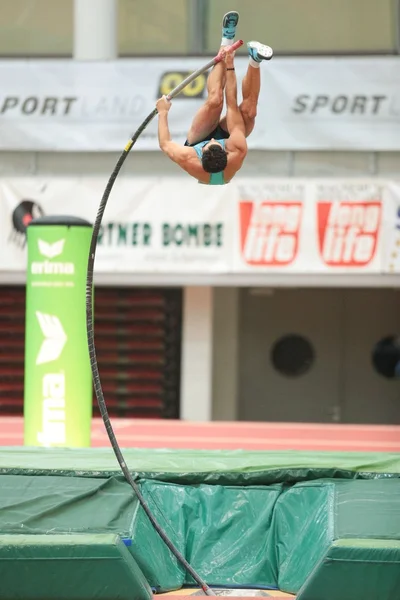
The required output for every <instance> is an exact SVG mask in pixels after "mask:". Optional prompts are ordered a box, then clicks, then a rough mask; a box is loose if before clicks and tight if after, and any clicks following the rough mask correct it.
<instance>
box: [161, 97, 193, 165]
mask: <svg viewBox="0 0 400 600" xmlns="http://www.w3.org/2000/svg"><path fill="white" fill-rule="evenodd" d="M156 108H157V112H158V143H159V146H160V148H161V150H162V151H163V152H164V154H166V155H167V156H168V157H169V158H170V159H171V160H172V161H174V162H175V163H177V164H178V165H179V166H180V167H182V169H184V170H185V171H188V172H189V173H190V174H192V173H191V171H192V163H193V162H194V161H193V158H194V157H193V150H192V149H191V148H187V147H185V146H181V145H180V144H177V143H176V142H173V141H172V139H171V134H170V131H169V127H168V112H169V109H170V108H171V102H170V101H169V100H167V99H166V98H165V96H163V97H162V98H160V99H159V100H157V103H156ZM196 166H197V165H196Z"/></svg>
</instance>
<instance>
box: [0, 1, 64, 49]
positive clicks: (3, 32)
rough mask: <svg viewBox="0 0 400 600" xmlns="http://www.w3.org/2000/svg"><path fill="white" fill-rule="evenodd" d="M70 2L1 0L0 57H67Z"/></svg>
mask: <svg viewBox="0 0 400 600" xmlns="http://www.w3.org/2000/svg"><path fill="white" fill-rule="evenodd" d="M72 48H73V0H1V8H0V55H2V56H21V57H23V56H71V54H72Z"/></svg>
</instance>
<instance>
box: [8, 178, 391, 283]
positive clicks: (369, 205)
mask: <svg viewBox="0 0 400 600" xmlns="http://www.w3.org/2000/svg"><path fill="white" fill-rule="evenodd" d="M103 187H104V179H103V178H87V179H60V178H54V179H46V180H44V179H43V180H42V179H35V178H13V179H12V180H6V179H4V180H0V271H3V272H4V271H7V272H10V273H12V272H23V271H24V270H25V266H26V244H25V242H26V226H27V224H29V222H30V220H31V219H32V218H33V217H34V216H38V215H63V214H65V212H66V211H68V213H69V214H73V215H75V216H77V217H81V218H84V219H86V220H88V221H92V222H93V219H94V216H95V215H96V213H97V209H98V205H99V202H100V198H101V196H102V192H103ZM61 239H62V238H61V237H60V240H61ZM58 242H59V240H58V239H57V240H56V239H54V240H51V243H52V244H56V245H55V246H52V247H51V249H50V250H49V249H48V248H47V246H45V245H43V244H40V245H38V247H37V252H38V253H39V255H40V256H41V260H40V261H39V262H40V263H43V265H44V267H43V268H44V269H45V271H46V272H47V271H49V272H50V271H52V270H53V269H58V268H59V267H58V266H57V263H59V262H60V261H59V260H58V258H57V256H56V255H54V256H51V253H54V252H55V249H57V248H58V246H57V243H58ZM53 248H54V249H53ZM82 260H83V261H84V262H85V260H86V259H85V258H82ZM61 262H62V261H61ZM36 268H38V269H39V267H36V266H35V269H36ZM40 268H41V267H40ZM84 268H86V263H85V265H84ZM95 272H96V273H102V274H107V273H112V274H114V275H115V274H118V273H120V274H121V276H122V280H121V281H123V274H125V273H131V274H132V273H133V274H135V273H142V274H152V275H153V276H154V277H155V279H157V274H177V273H180V274H183V275H185V274H187V275H195V274H198V275H209V274H235V273H253V274H254V273H260V274H263V273H287V274H290V273H305V274H306V273H321V274H326V275H329V274H341V273H347V274H353V273H375V274H379V273H399V272H400V184H398V183H397V182H394V181H385V180H381V179H379V180H378V179H376V180H374V179H370V180H368V179H365V180H361V179H346V180H339V179H326V180H325V179H318V180H307V179H297V178H296V179H264V178H251V179H247V178H238V179H237V180H235V181H234V182H231V183H230V184H229V185H227V186H213V187H207V189H206V188H205V186H202V185H198V184H197V183H196V182H195V181H191V180H190V179H187V180H186V179H183V178H176V179H175V178H165V179H154V180H152V179H148V178H147V179H142V178H137V179H136V178H121V179H120V180H119V181H117V182H116V184H115V187H114V189H113V192H112V195H111V198H110V201H109V204H108V205H107V207H106V211H105V214H104V217H103V222H102V227H101V231H100V236H99V245H98V248H97V253H96V263H95Z"/></svg>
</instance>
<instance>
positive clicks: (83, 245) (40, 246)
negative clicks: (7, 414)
mask: <svg viewBox="0 0 400 600" xmlns="http://www.w3.org/2000/svg"><path fill="white" fill-rule="evenodd" d="M52 221H53V222H52ZM68 221H69V222H68V224H67V220H66V219H65V218H64V219H53V220H51V219H50V218H48V219H43V223H40V222H38V223H35V224H32V225H30V226H29V227H28V268H27V286H26V328H25V330H26V340H25V386H24V389H25V400H24V428H25V431H24V441H25V445H27V446H69V447H74V446H75V447H85V446H90V424H91V416H92V375H91V369H90V363H89V352H88V346H87V339H86V313H85V285H86V263H87V256H88V252H89V245H90V240H91V234H92V227H91V226H90V225H89V224H86V223H85V222H83V223H82V222H77V223H76V221H77V219H75V220H74V221H75V222H73V221H72V220H68ZM63 222H64V223H65V225H63V224H62V223H63Z"/></svg>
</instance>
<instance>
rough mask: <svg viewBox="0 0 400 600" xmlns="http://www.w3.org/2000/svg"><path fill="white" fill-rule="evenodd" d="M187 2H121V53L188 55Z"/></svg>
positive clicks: (180, 0) (120, 0)
mask: <svg viewBox="0 0 400 600" xmlns="http://www.w3.org/2000/svg"><path fill="white" fill-rule="evenodd" d="M188 4H189V3H188V1H187V0H173V1H172V2H160V0H146V1H143V0H119V7H118V14H119V16H118V19H119V26H118V40H119V43H118V46H119V54H120V55H121V54H122V55H130V54H147V55H151V54H155V55H158V56H159V55H161V54H186V53H187V52H188V12H189V9H188Z"/></svg>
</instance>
